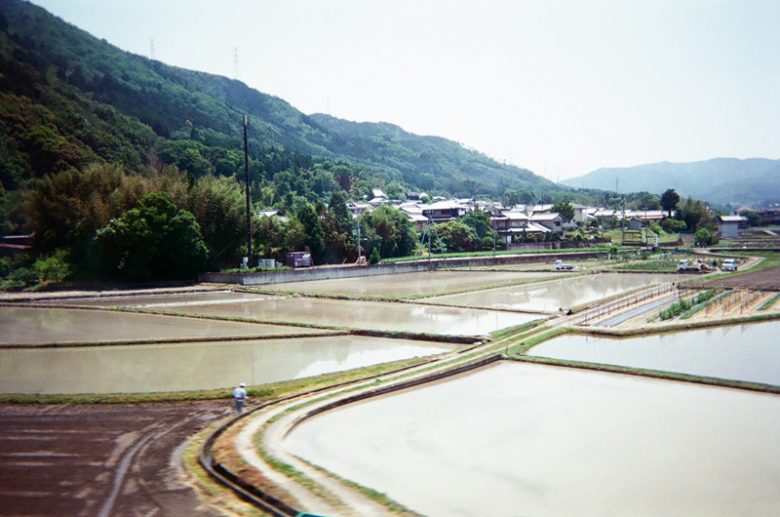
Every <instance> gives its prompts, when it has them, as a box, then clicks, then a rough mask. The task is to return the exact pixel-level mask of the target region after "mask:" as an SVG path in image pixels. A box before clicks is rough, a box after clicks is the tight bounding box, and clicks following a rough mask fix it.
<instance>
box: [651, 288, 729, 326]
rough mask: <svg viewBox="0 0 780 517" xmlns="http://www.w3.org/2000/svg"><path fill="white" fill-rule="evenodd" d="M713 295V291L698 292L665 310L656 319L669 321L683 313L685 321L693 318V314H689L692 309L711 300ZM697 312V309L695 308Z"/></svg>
mask: <svg viewBox="0 0 780 517" xmlns="http://www.w3.org/2000/svg"><path fill="white" fill-rule="evenodd" d="M714 295H715V290H714V289H707V290H706V291H703V292H700V293H698V294H696V295H694V296H693V297H691V298H683V299H681V300H679V301H677V302H675V303H673V304H672V305H670V306H669V307H667V308H666V309H664V310H662V311H661V312H659V313H658V317H659V318H661V320H670V319H672V318H676V317H677V316H680V315H681V314H683V313H686V315H685V318H684V319H687V318H689V317H691V316H693V314H694V313H693V312H691V313H689V311H691V309H692V308H694V307H697V306H698V305H699V304H702V303H704V302H706V301H707V300H709V299H710V298H712V297H713V296H714ZM697 311H698V307H697Z"/></svg>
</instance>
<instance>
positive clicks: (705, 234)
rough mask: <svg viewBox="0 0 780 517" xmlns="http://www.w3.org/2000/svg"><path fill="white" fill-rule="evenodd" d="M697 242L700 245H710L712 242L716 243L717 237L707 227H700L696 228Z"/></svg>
mask: <svg viewBox="0 0 780 517" xmlns="http://www.w3.org/2000/svg"><path fill="white" fill-rule="evenodd" d="M695 235H696V244H697V245H699V246H710V245H712V244H715V243H716V242H717V238H716V236H715V234H714V233H712V232H711V231H710V230H709V229H707V228H699V229H698V230H696V234H695Z"/></svg>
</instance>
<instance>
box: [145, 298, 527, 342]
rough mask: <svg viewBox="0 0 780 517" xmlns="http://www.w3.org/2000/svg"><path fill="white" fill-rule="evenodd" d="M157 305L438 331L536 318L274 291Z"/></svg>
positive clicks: (473, 331) (490, 327)
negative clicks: (274, 293)
mask: <svg viewBox="0 0 780 517" xmlns="http://www.w3.org/2000/svg"><path fill="white" fill-rule="evenodd" d="M158 307H159V306H158ZM160 308H162V309H165V310H168V311H174V312H181V313H187V314H206V315H212V316H221V317H241V318H247V319H255V320H258V321H271V322H298V323H306V324H311V325H323V326H335V327H348V328H358V329H368V330H382V331H402V332H414V333H430V334H442V335H484V334H488V333H490V332H493V331H494V330H498V329H502V328H505V327H511V326H515V325H521V324H523V323H528V322H529V321H533V320H534V319H537V318H538V316H536V315H531V314H520V313H512V312H502V311H489V310H479V309H462V308H456V307H433V306H426V305H417V304H409V303H392V302H372V301H357V300H335V299H325V298H306V297H298V296H272V295H268V296H262V295H257V296H255V297H252V298H246V297H245V298H242V300H240V301H235V302H231V301H230V300H229V299H223V300H212V301H210V302H207V303H196V302H191V303H183V304H181V305H176V304H174V303H170V304H169V303H166V304H165V305H164V306H162V307H160Z"/></svg>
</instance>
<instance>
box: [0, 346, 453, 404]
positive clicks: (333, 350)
mask: <svg viewBox="0 0 780 517" xmlns="http://www.w3.org/2000/svg"><path fill="white" fill-rule="evenodd" d="M454 349H456V345H448V344H442V343H434V342H428V341H407V340H400V339H381V338H372V337H361V336H327V337H324V336H323V337H307V338H295V339H268V340H258V341H237V342H203V343H186V344H165V345H163V344H158V345H132V346H125V345H115V346H103V347H87V348H75V349H61V348H58V349H40V350H2V351H0V358H1V360H0V391H2V392H4V393H117V392H123V393H136V392H153V391H180V390H197V389H211V388H225V387H230V386H235V385H236V384H237V383H239V382H246V383H248V384H264V383H268V382H276V381H282V380H287V379H298V378H302V377H309V376H313V375H319V374H322V373H328V372H336V371H342V370H348V369H351V368H358V367H362V366H368V365H372V364H379V363H384V362H389V361H396V360H400V359H408V358H411V357H418V356H426V355H431V354H438V353H442V352H447V351H450V350H454Z"/></svg>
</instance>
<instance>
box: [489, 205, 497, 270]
mask: <svg viewBox="0 0 780 517" xmlns="http://www.w3.org/2000/svg"><path fill="white" fill-rule="evenodd" d="M490 222H491V223H493V224H492V226H493V258H494V259H495V258H496V217H495V214H493V213H492V211H491V214H490Z"/></svg>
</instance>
